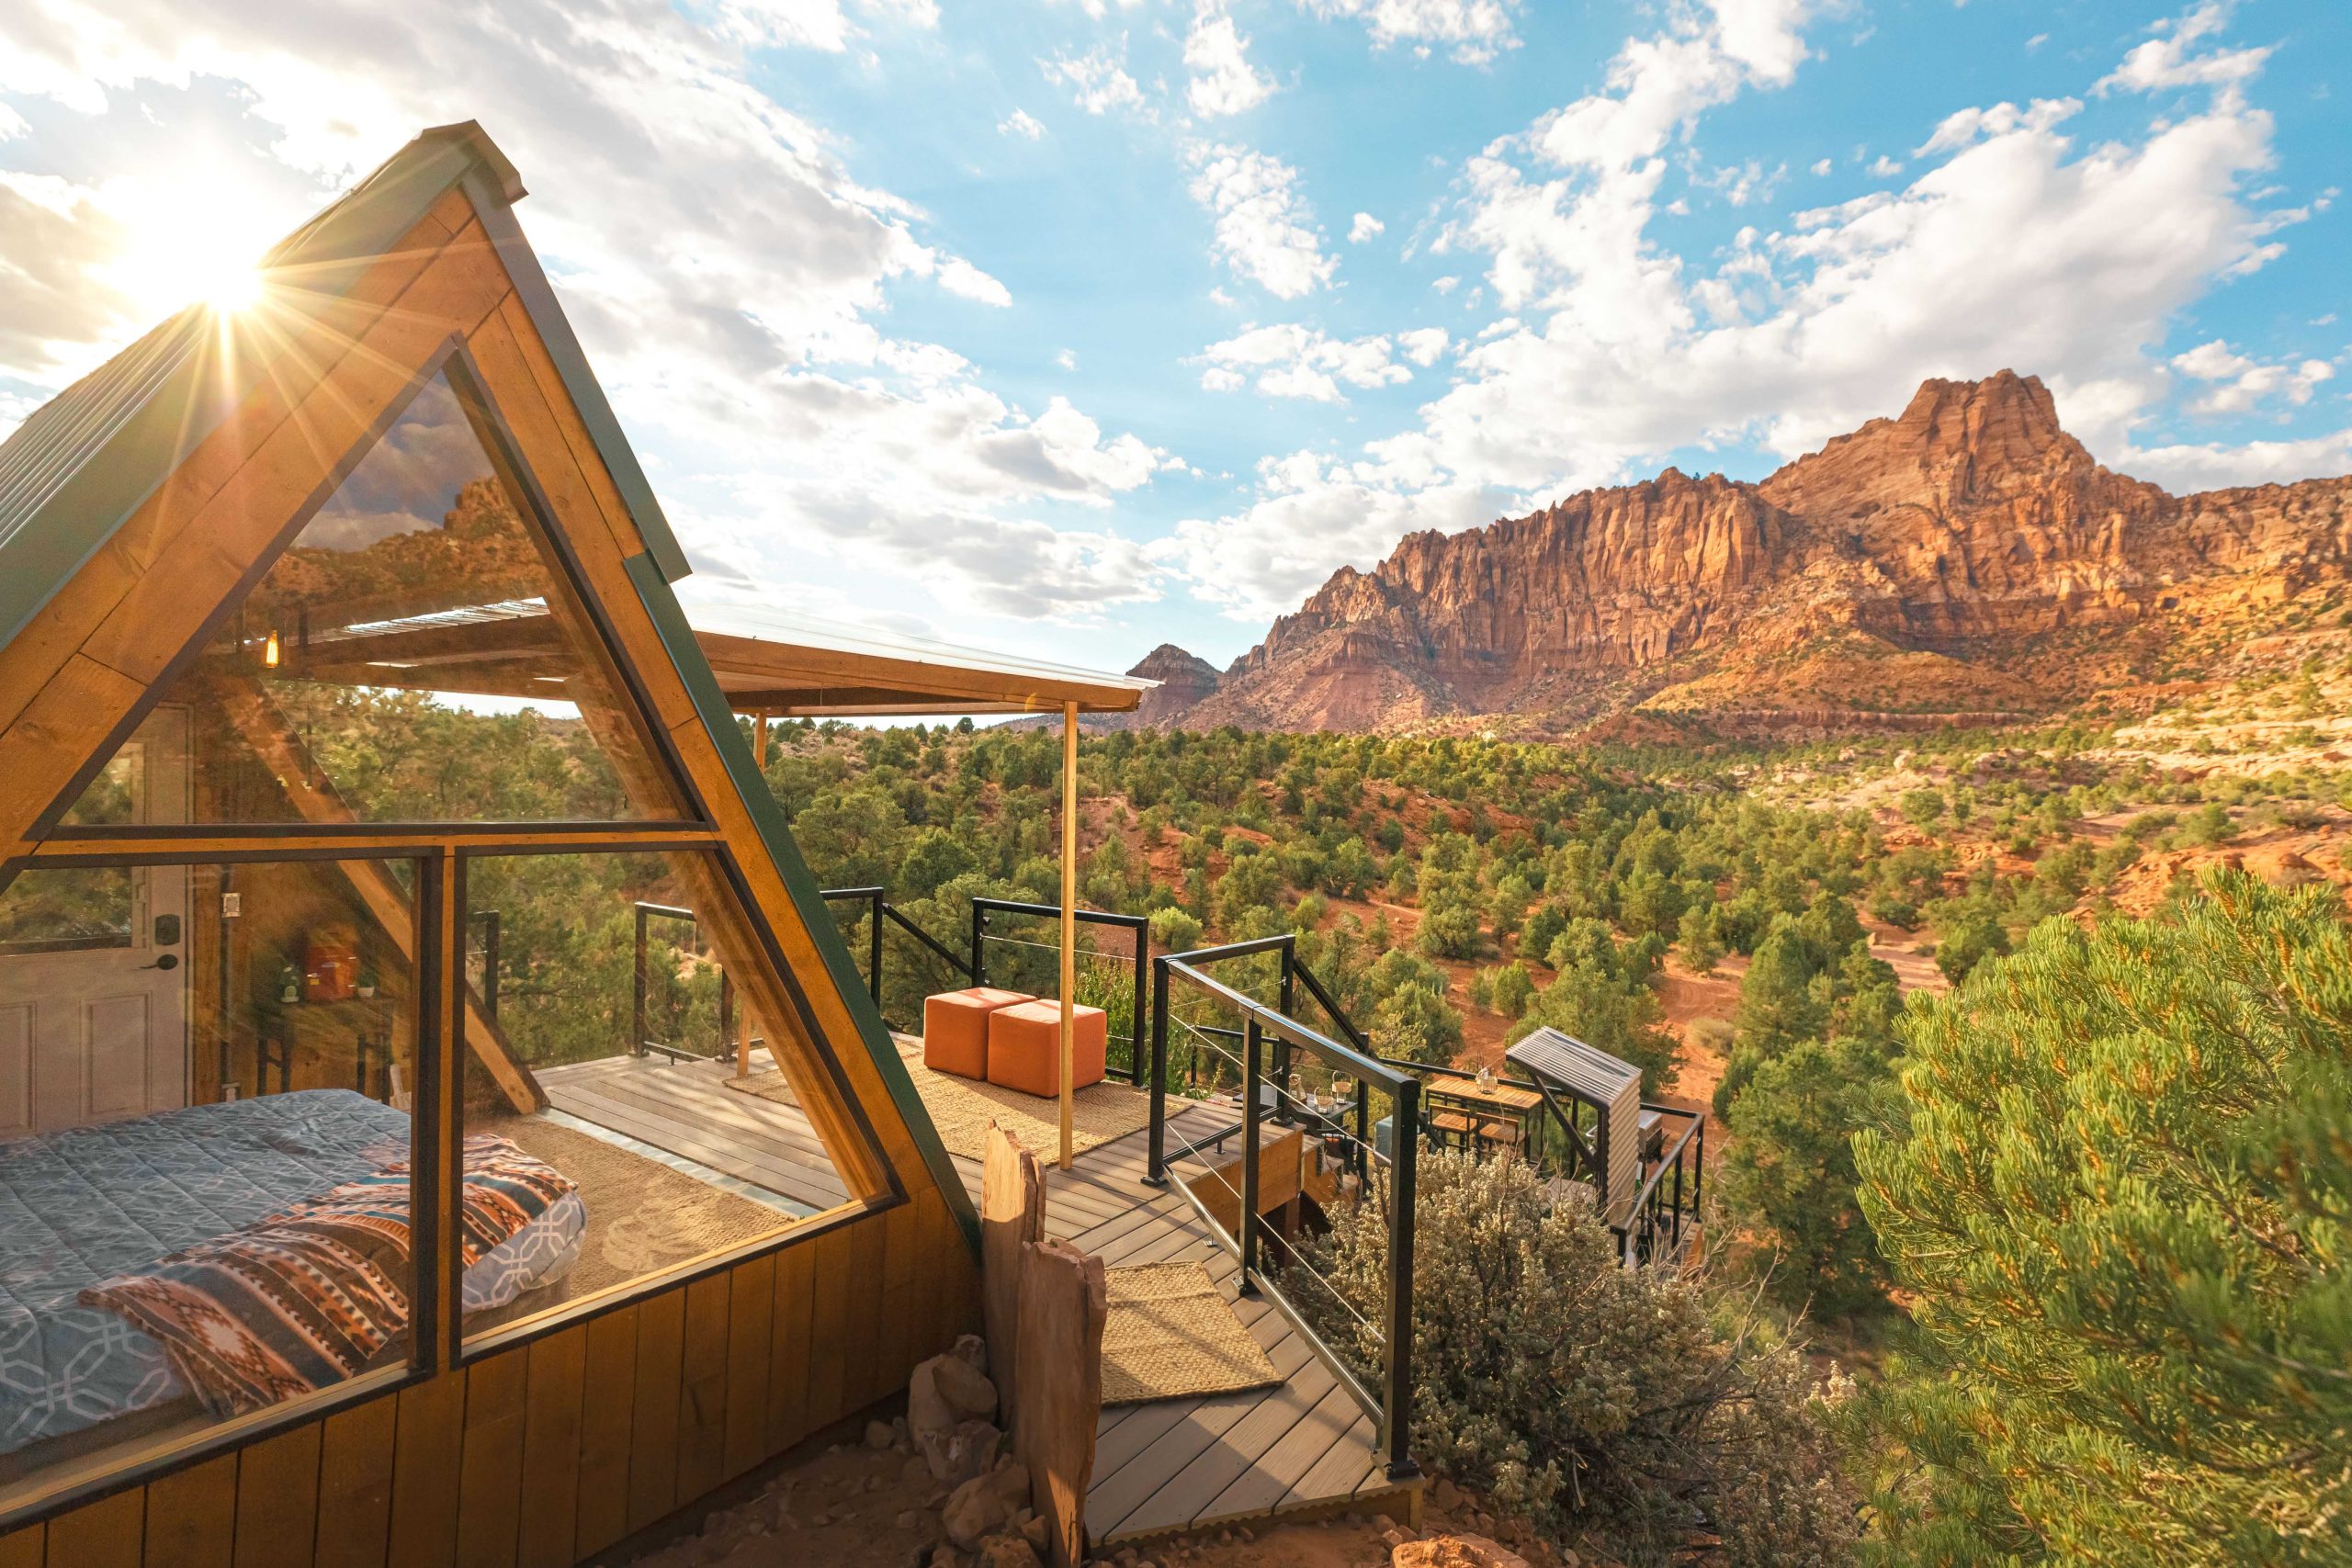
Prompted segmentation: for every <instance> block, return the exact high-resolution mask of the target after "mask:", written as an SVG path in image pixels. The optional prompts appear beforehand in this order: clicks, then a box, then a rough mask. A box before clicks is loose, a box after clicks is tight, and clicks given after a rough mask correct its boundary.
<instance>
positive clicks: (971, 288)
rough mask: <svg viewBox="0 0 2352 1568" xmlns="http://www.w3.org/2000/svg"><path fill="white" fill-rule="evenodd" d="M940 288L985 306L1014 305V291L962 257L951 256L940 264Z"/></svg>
mask: <svg viewBox="0 0 2352 1568" xmlns="http://www.w3.org/2000/svg"><path fill="white" fill-rule="evenodd" d="M939 286H940V287H941V288H944V289H945V290H947V292H948V293H950V294H956V295H961V296H962V297H963V298H964V299H972V300H977V301H978V302H979V303H980V304H983V305H1010V304H1012V290H1010V289H1008V288H1005V286H1004V285H1003V284H1001V283H999V282H998V281H997V280H996V279H995V278H993V277H990V276H989V275H988V274H987V273H985V272H982V271H981V270H980V269H979V268H978V267H976V266H974V265H972V264H971V263H970V262H967V261H966V260H965V259H964V258H963V257H961V256H950V257H948V258H947V260H945V261H944V262H942V263H941V264H940V265H939Z"/></svg>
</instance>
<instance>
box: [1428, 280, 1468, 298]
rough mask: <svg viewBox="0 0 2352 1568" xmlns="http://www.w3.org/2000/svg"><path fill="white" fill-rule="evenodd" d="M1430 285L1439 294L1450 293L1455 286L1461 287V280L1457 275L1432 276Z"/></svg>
mask: <svg viewBox="0 0 2352 1568" xmlns="http://www.w3.org/2000/svg"><path fill="white" fill-rule="evenodd" d="M1461 287H1462V280H1461V279H1460V278H1458V277H1439V278H1432V279H1431V280H1430V288H1434V289H1436V290H1437V291H1438V292H1439V293H1440V294H1451V293H1453V291H1454V290H1455V289H1456V288H1461Z"/></svg>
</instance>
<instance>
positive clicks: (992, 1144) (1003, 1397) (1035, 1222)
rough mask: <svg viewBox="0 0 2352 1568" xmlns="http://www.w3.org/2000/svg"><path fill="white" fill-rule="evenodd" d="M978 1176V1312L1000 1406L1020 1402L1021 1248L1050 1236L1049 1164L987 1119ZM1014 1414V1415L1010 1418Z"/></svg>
mask: <svg viewBox="0 0 2352 1568" xmlns="http://www.w3.org/2000/svg"><path fill="white" fill-rule="evenodd" d="M986 1156H987V1157H986V1158H985V1159H984V1160H983V1161H982V1162H981V1178H980V1315H981V1319H982V1321H983V1323H984V1324H985V1325H986V1326H985V1328H984V1329H983V1332H984V1333H986V1334H987V1336H988V1341H989V1372H990V1373H992V1374H993V1375H994V1376H995V1379H996V1388H997V1399H998V1402H999V1406H1000V1408H1001V1409H1003V1410H1005V1411H1007V1412H1012V1411H1015V1410H1016V1409H1017V1408H1018V1406H1017V1405H1016V1404H1015V1403H1014V1400H1013V1393H1012V1391H1013V1389H1014V1387H1015V1386H1016V1384H1017V1382H1018V1380H1019V1375H1020V1373H1019V1367H1020V1362H1021V1350H1020V1344H1019V1339H1020V1336H1019V1334H1018V1333H1017V1332H1016V1328H1017V1325H1019V1323H1020V1322H1021V1273H1022V1268H1021V1249H1022V1247H1023V1246H1024V1245H1025V1244H1027V1243H1029V1242H1033V1241H1043V1240H1045V1239H1046V1169H1045V1167H1044V1166H1043V1165H1041V1164H1039V1163H1038V1159H1037V1156H1035V1155H1034V1154H1031V1153H1030V1152H1029V1151H1028V1150H1027V1149H1024V1148H1023V1147H1022V1146H1021V1145H1020V1142H1019V1141H1018V1140H1017V1139H1015V1138H1014V1137H1013V1136H1012V1134H1010V1133H1007V1132H1005V1131H1004V1130H1003V1129H1002V1128H1001V1127H999V1126H998V1125H997V1124H996V1123H995V1122H989V1139H988V1148H987V1150H986ZM1008 1418H1010V1417H1008Z"/></svg>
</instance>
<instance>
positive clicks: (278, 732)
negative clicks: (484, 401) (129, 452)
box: [65, 372, 688, 824]
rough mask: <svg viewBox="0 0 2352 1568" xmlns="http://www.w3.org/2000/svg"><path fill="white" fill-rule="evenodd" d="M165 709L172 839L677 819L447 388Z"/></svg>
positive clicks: (629, 720) (667, 788) (110, 776)
mask: <svg viewBox="0 0 2352 1568" xmlns="http://www.w3.org/2000/svg"><path fill="white" fill-rule="evenodd" d="M158 705H159V709H164V710H171V709H176V710H180V711H184V712H185V713H186V714H187V727H186V729H187V735H188V742H187V744H188V746H189V749H190V751H189V755H188V757H187V760H186V770H187V779H188V787H187V797H186V803H185V807H184V811H185V816H184V817H179V818H178V819H181V820H187V821H193V822H198V823H235V824H259V823H272V822H309V823H327V822H348V821H358V822H494V821H609V820H624V819H626V820H640V821H641V820H647V819H660V820H677V819H679V818H684V817H685V816H686V815H688V813H687V811H686V808H685V807H684V802H683V800H682V798H681V795H680V792H679V790H678V788H677V786H676V784H675V783H674V780H673V775H672V773H671V772H670V770H669V769H668V767H666V766H665V765H664V764H663V763H662V761H660V760H659V753H658V751H657V750H656V748H655V747H654V745H653V744H652V741H651V739H650V736H649V733H648V731H647V728H646V726H645V724H644V722H643V720H642V718H641V717H640V716H639V711H638V707H637V705H636V704H635V703H634V702H633V701H631V700H630V698H629V696H628V688H627V686H626V684H625V683H624V682H623V681H622V680H621V678H620V676H619V673H618V671H617V669H616V666H615V664H614V661H613V657H612V655H611V653H610V651H609V650H608V649H607V648H606V646H605V641H604V638H603V637H602V636H600V635H599V633H598V632H597V630H596V626H595V622H594V619H593V618H592V617H591V616H590V615H589V614H588V613H587V612H586V610H585V608H584V607H583V605H582V600H581V596H580V594H579V593H578V592H575V591H574V589H573V586H572V582H571V574H570V572H569V571H568V570H567V569H566V568H565V566H564V565H563V562H562V559H561V558H560V556H559V554H558V553H557V551H556V550H555V549H554V547H552V545H551V544H550V542H549V541H548V539H547V538H546V537H545V536H544V535H543V533H542V531H541V529H540V527H539V525H537V522H536V521H535V520H533V519H532V518H531V516H530V515H529V512H528V509H527V508H526V507H525V506H522V505H518V504H517V502H516V500H515V493H514V490H513V487H512V486H511V485H510V484H509V482H508V478H507V476H505V475H504V474H503V473H502V472H501V471H500V468H499V466H498V465H497V464H495V463H494V462H493V461H492V457H491V456H490V449H489V447H488V446H486V444H485V441H484V437H483V434H482V432H481V427H480V425H479V424H478V417H477V413H476V412H475V411H473V410H469V406H468V404H467V402H466V400H464V399H462V398H461V397H460V396H459V394H458V390H457V389H456V388H455V387H454V386H453V385H452V384H451V380H450V378H449V376H448V375H447V372H443V373H440V374H436V375H435V376H434V377H433V378H431V379H429V380H428V381H426V382H425V384H424V387H423V388H422V389H420V390H419V391H418V393H417V394H416V396H415V398H414V399H413V400H412V401H411V402H410V404H409V405H408V407H407V409H406V410H405V411H403V412H401V416H400V417H399V418H398V419H397V420H395V421H394V422H393V423H392V424H391V426H390V428H389V429H388V430H386V431H385V432H384V434H383V436H382V438H381V439H380V440H379V441H378V442H377V443H376V445H375V446H373V447H371V448H370V449H369V450H368V453H367V455H366V456H365V457H362V458H361V459H360V461H359V463H358V465H357V466H356V468H353V469H352V470H351V472H350V473H349V475H348V476H346V477H345V479H344V480H343V482H342V484H341V485H340V486H339V487H337V489H336V490H335V491H334V494H333V495H331V496H330V497H328V499H327V501H326V502H325V503H324V504H323V505H322V506H321V507H320V508H319V509H318V511H317V512H316V513H313V514H312V516H311V520H310V521H309V522H308V523H307V524H305V525H303V527H302V529H301V531H300V534H299V535H298V536H296V537H295V539H294V541H293V543H292V544H291V545H289V546H288V547H287V548H286V549H285V550H284V551H283V552H282V553H281V554H280V555H279V556H278V558H277V560H275V561H274V562H272V563H271V564H270V567H269V570H267V572H266V573H265V574H264V575H263V577H262V578H261V580H260V581H258V582H257V583H255V584H254V587H253V588H252V589H251V591H250V592H247V594H246V595H245V597H244V598H243V601H242V602H241V603H239V604H236V605H235V606H233V607H232V609H231V610H230V611H229V613H228V614H227V615H224V616H223V618H222V619H221V620H220V623H219V624H218V625H217V626H215V628H214V630H213V633H212V635H211V636H210V637H209V639H208V640H207V641H206V642H205V643H204V645H203V646H202V647H200V648H199V649H197V650H196V652H195V653H194V655H193V657H192V658H191V659H189V660H187V661H186V662H185V663H184V665H183V667H182V669H181V671H180V672H179V674H178V675H177V676H176V677H175V679H174V680H173V681H172V682H171V683H170V685H169V686H168V688H167V689H166V690H165V691H164V694H163V695H162V696H161V697H160V699H159V703H158ZM133 744H141V745H146V746H149V747H152V744H153V738H152V735H151V734H148V733H147V732H144V731H142V739H141V740H140V741H137V742H134V743H133ZM126 750H128V748H126ZM146 761H148V763H149V765H150V766H151V767H152V765H153V759H146ZM121 773H122V770H121V768H119V766H115V765H113V764H109V766H108V768H107V770H104V771H102V772H101V773H99V774H98V776H97V778H96V780H95V781H93V783H92V784H91V786H90V790H91V791H93V792H98V793H100V794H102V795H104V798H103V799H95V800H94V799H92V798H90V796H89V795H87V794H85V798H84V800H83V801H81V802H79V803H77V805H76V806H75V807H74V808H73V810H72V811H70V812H69V814H68V815H67V817H66V818H65V821H66V822H67V823H69V824H70V823H74V822H83V823H94V822H97V821H105V820H107V819H108V817H109V815H110V814H109V813H108V811H107V809H106V808H107V807H112V806H115V805H118V804H119V802H117V801H116V800H115V795H119V793H120V791H119V778H120V776H121ZM109 791H111V792H112V793H107V792H109ZM111 815H119V813H112V814H111ZM176 816H178V814H176V813H175V817H176ZM155 819H156V820H166V819H171V818H155Z"/></svg>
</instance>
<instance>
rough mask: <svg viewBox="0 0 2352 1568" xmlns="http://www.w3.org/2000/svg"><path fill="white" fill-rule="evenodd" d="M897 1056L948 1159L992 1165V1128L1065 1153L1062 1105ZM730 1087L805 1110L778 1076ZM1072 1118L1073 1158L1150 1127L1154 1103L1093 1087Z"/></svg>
mask: <svg viewBox="0 0 2352 1568" xmlns="http://www.w3.org/2000/svg"><path fill="white" fill-rule="evenodd" d="M899 1055H900V1056H901V1057H902V1058H903V1059H904V1060H905V1062H906V1065H907V1073H908V1076H909V1077H912V1078H913V1079H914V1080H915V1092H916V1093H917V1094H920V1095H921V1096H922V1104H923V1109H924V1110H926V1111H930V1112H931V1122H932V1125H933V1126H934V1127H936V1128H938V1129H939V1141H940V1142H941V1143H943V1144H944V1145H947V1152H948V1153H950V1154H958V1155H962V1156H965V1157H966V1158H967V1159H985V1158H987V1157H988V1146H989V1122H995V1123H996V1124H997V1125H998V1126H1000V1127H1001V1128H1003V1129H1004V1130H1005V1131H1006V1132H1007V1133H1009V1134H1012V1136H1013V1138H1014V1139H1016V1140H1017V1141H1018V1142H1019V1143H1020V1144H1021V1145H1022V1146H1023V1148H1030V1149H1037V1150H1040V1151H1044V1150H1047V1149H1058V1148H1060V1147H1061V1140H1062V1122H1061V1105H1060V1102H1059V1101H1057V1100H1045V1099H1041V1098H1040V1097H1038V1096H1036V1095H1034V1094H1023V1093H1022V1092H1021V1091H1020V1090H1019V1089H1005V1088H1003V1087H1002V1086H1001V1085H998V1084H992V1083H983V1082H979V1081H978V1080H976V1079H972V1078H959V1077H956V1076H955V1075H954V1074H953V1073H935V1072H933V1071H932V1070H931V1069H930V1068H929V1067H926V1066H923V1065H922V1055H920V1051H919V1050H918V1053H917V1054H915V1055H908V1054H907V1053H906V1052H905V1051H904V1050H901V1051H900V1053H899ZM727 1087H728V1088H729V1089H735V1090H737V1091H739V1092H741V1093H743V1094H752V1095H757V1096H758V1097H759V1098H761V1099H762V1100H776V1101H779V1102H780V1103H782V1104H785V1105H797V1104H799V1103H800V1100H799V1099H798V1097H797V1096H796V1095H795V1094H794V1093H793V1092H792V1086H791V1085H790V1084H788V1083H786V1082H785V1080H784V1075H783V1074H782V1073H780V1072H776V1071H774V1070H770V1071H768V1072H764V1073H753V1074H752V1076H751V1077H746V1078H738V1077H730V1078H729V1079H728V1080H727ZM1069 1114H1070V1152H1071V1153H1073V1154H1083V1153H1085V1152H1086V1151H1087V1150H1088V1149H1091V1148H1094V1147H1097V1146H1099V1145H1103V1144H1107V1143H1109V1142H1110V1141H1111V1140H1112V1139H1114V1138H1124V1137H1125V1136H1126V1135H1127V1134H1130V1133H1134V1132H1139V1131H1141V1130H1142V1129H1143V1128H1144V1127H1146V1126H1148V1125H1149V1124H1150V1122H1151V1096H1149V1095H1148V1094H1146V1093H1144V1092H1143V1090H1141V1089H1130V1088H1128V1087H1127V1086H1126V1085H1125V1084H1113V1083H1097V1084H1089V1085H1087V1086H1086V1087H1085V1088H1084V1089H1080V1090H1079V1091H1078V1092H1077V1093H1076V1094H1074V1095H1072V1096H1070V1112H1069Z"/></svg>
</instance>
